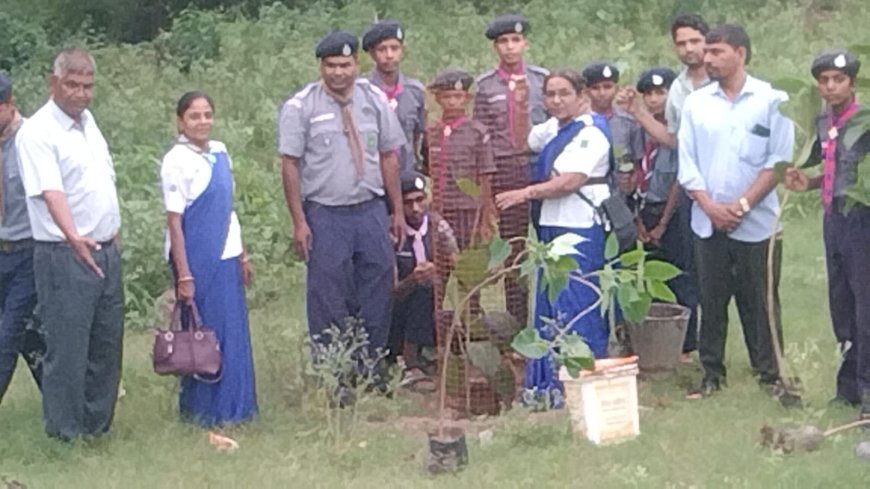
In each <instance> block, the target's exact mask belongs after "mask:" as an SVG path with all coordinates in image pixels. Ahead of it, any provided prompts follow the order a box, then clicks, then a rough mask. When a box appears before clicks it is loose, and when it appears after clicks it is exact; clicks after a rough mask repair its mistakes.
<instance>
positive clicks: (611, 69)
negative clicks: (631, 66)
mask: <svg viewBox="0 0 870 489" xmlns="http://www.w3.org/2000/svg"><path fill="white" fill-rule="evenodd" d="M583 78H585V79H586V85H595V84H596V83H598V82H603V81H612V82H614V83H618V82H619V68H617V67H616V65H614V64H613V63H608V62H607V61H593V62H592V63H589V64H588V65H586V66H585V67H584V68H583Z"/></svg>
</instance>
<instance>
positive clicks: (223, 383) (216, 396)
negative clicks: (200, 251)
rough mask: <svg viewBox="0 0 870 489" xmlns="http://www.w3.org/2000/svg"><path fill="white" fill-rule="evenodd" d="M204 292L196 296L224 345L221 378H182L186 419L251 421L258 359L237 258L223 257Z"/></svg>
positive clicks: (217, 422) (212, 423)
mask: <svg viewBox="0 0 870 489" xmlns="http://www.w3.org/2000/svg"><path fill="white" fill-rule="evenodd" d="M219 263H220V264H219V265H218V270H216V271H215V273H214V275H213V279H212V280H214V282H213V283H211V284H209V288H208V294H207V296H206V297H201V296H199V294H197V296H196V299H195V300H196V306H197V308H198V309H199V312H200V315H201V316H202V321H203V323H204V324H205V326H207V327H209V328H211V329H213V330H214V332H215V334H216V335H217V337H218V341H219V342H220V347H221V355H222V357H221V360H222V365H221V371H222V376H221V380H220V381H218V382H216V383H213V384H211V383H207V382H201V381H198V380H196V379H194V378H193V377H183V378H182V380H181V393H180V396H179V409H180V411H181V416H182V419H185V420H188V421H192V422H195V423H197V424H200V425H202V426H205V427H211V426H221V425H224V424H232V423H239V422H243V421H247V420H250V419H251V418H253V417H254V416H255V415H256V414H257V395H256V388H255V384H254V361H253V358H252V356H251V337H250V332H249V331H248V307H247V304H246V301H245V289H244V286H243V285H242V278H241V263H240V261H239V260H238V259H237V258H233V259H228V260H221V261H220V262H219Z"/></svg>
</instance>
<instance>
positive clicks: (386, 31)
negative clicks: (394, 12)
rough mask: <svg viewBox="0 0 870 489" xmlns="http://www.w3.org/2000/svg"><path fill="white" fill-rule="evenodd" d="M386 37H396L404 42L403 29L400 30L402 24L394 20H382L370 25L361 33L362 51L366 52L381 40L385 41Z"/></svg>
mask: <svg viewBox="0 0 870 489" xmlns="http://www.w3.org/2000/svg"><path fill="white" fill-rule="evenodd" d="M387 39H396V40H398V41H399V42H401V43H403V44H404V42H405V31H404V30H402V24H400V23H399V22H398V21H396V20H382V21H380V22H376V23H374V24H372V25H370V26H369V28H368V29H367V30H366V31H365V33H363V37H362V48H363V51H366V52H368V51H369V50H371V49H372V48H374V47H375V46H377V45H378V44H380V42H381V41H386V40H387Z"/></svg>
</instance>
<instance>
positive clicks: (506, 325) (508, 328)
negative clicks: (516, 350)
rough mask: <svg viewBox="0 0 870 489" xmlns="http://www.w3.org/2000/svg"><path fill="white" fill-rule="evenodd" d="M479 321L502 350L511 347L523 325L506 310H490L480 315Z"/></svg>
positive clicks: (504, 350)
mask: <svg viewBox="0 0 870 489" xmlns="http://www.w3.org/2000/svg"><path fill="white" fill-rule="evenodd" d="M479 322H480V324H481V326H482V327H483V329H485V330H486V332H487V333H489V336H490V339H491V341H492V342H493V344H494V345H495V346H496V347H497V348H498V349H499V351H501V352H506V351H508V350H509V349H510V345H511V340H512V339H513V337H514V336H516V334H517V333H518V332H519V331H520V328H521V327H522V325H520V323H519V321H517V320H516V318H515V317H513V315H511V314H510V313H507V312H505V311H490V312H487V313H486V314H484V315H483V316H481V317H480V319H479Z"/></svg>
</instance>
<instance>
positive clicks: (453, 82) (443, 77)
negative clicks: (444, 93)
mask: <svg viewBox="0 0 870 489" xmlns="http://www.w3.org/2000/svg"><path fill="white" fill-rule="evenodd" d="M472 83H474V78H473V77H472V76H471V75H469V74H468V73H466V72H464V71H462V70H457V69H454V68H451V69H447V70H444V71H442V72H440V73H438V74H437V75H435V78H434V79H433V80H432V82H431V83H429V89H430V90H465V91H466V92H467V91H468V90H469V89H470V88H471V85H472Z"/></svg>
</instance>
